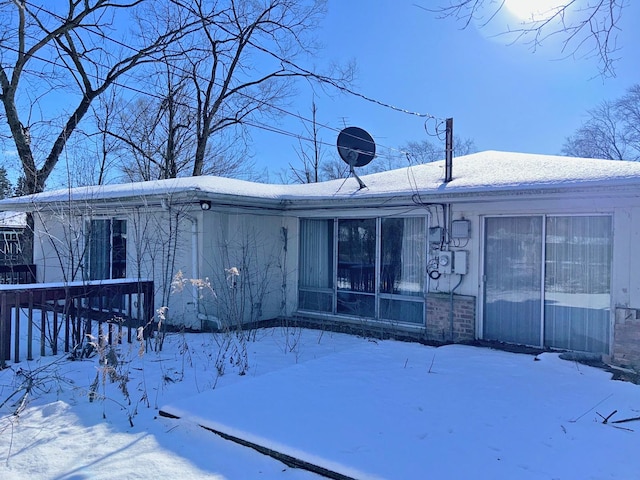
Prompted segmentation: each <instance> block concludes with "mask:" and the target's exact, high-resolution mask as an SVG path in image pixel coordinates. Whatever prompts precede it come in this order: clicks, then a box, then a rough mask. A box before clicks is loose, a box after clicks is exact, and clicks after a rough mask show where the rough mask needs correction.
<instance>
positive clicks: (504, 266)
mask: <svg viewBox="0 0 640 480" xmlns="http://www.w3.org/2000/svg"><path fill="white" fill-rule="evenodd" d="M485 226H486V228H485V234H486V243H485V266H484V270H485V278H486V280H485V292H484V293H485V298H484V338H485V339H487V340H499V341H503V342H509V343H520V344H525V345H541V343H542V339H541V321H542V307H541V301H542V292H541V289H542V288H541V287H542V217H496V218H487V220H486V223H485Z"/></svg>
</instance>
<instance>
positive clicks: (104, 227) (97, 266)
mask: <svg viewBox="0 0 640 480" xmlns="http://www.w3.org/2000/svg"><path fill="white" fill-rule="evenodd" d="M110 224H111V221H110V220H91V221H90V222H89V223H88V226H89V232H88V241H89V251H88V253H89V265H88V267H89V268H88V269H89V279H90V280H104V279H108V278H109V275H110V273H111V270H110V268H109V266H110V257H111V239H110V236H111V225H110Z"/></svg>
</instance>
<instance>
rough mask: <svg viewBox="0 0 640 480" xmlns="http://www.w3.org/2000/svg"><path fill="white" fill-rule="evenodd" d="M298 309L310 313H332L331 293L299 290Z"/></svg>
mask: <svg viewBox="0 0 640 480" xmlns="http://www.w3.org/2000/svg"><path fill="white" fill-rule="evenodd" d="M298 308H299V309H300V310H310V311H312V312H326V313H331V312H333V292H329V293H324V292H317V291H309V290H304V289H300V291H299V292H298Z"/></svg>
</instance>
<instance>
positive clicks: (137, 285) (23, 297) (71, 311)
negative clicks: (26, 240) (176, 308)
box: [0, 279, 154, 368]
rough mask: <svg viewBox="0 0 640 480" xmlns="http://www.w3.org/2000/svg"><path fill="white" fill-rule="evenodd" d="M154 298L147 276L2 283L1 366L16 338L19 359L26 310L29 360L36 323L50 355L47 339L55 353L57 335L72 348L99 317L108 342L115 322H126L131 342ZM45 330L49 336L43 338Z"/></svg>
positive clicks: (43, 350) (149, 317)
mask: <svg viewBox="0 0 640 480" xmlns="http://www.w3.org/2000/svg"><path fill="white" fill-rule="evenodd" d="M153 299H154V286H153V282H152V281H148V280H137V279H118V280H96V281H87V282H69V283H65V284H63V283H30V284H21V285H0V368H4V367H5V366H6V361H7V360H10V355H11V350H12V349H11V342H12V340H13V342H14V347H13V354H14V362H16V363H17V362H19V361H20V359H21V356H20V349H21V343H23V342H24V340H23V339H22V337H21V336H22V335H23V333H22V332H21V331H20V328H21V317H23V316H26V319H27V323H26V328H27V332H26V339H27V341H26V349H27V355H26V358H27V360H31V359H33V343H34V327H35V330H37V333H38V334H39V335H40V339H39V340H40V342H39V343H40V355H41V356H45V355H46V348H45V347H46V345H47V342H48V343H49V345H50V350H51V353H52V354H53V355H56V354H57V353H58V341H59V340H62V341H63V345H64V351H65V352H69V351H70V350H72V349H73V348H74V347H76V346H77V345H79V344H81V343H82V341H83V340H84V337H85V336H86V335H90V334H91V333H92V332H91V329H92V323H93V322H95V321H97V322H98V325H99V327H101V326H102V323H106V324H107V326H108V341H109V342H111V341H112V340H113V338H112V337H113V330H114V328H117V329H118V332H119V333H120V334H121V333H122V328H123V327H128V328H127V332H126V336H127V340H128V341H129V342H131V331H132V330H133V329H136V328H138V327H141V326H142V327H144V326H145V325H147V324H149V323H150V322H151V321H152V319H153V314H154V305H153ZM21 311H22V315H21V314H20V312H21ZM12 312H13V313H15V314H14V315H12ZM12 317H13V322H12ZM12 323H13V325H12ZM23 325H24V320H23ZM12 327H13V328H12ZM47 334H48V335H49V338H45V336H46V335H47ZM118 338H119V339H120V338H121V335H120V336H119V337H118Z"/></svg>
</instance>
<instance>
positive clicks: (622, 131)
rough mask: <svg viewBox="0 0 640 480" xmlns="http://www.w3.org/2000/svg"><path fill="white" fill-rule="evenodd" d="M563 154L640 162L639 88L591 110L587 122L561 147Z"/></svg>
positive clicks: (639, 86) (638, 86) (635, 86)
mask: <svg viewBox="0 0 640 480" xmlns="http://www.w3.org/2000/svg"><path fill="white" fill-rule="evenodd" d="M562 153H563V154H564V155H569V156H574V157H586V158H603V159H608V160H640V85H634V86H632V87H631V88H630V89H629V90H628V91H627V93H626V94H625V95H624V96H622V97H621V98H620V99H618V100H615V101H603V102H602V103H600V105H598V106H597V107H596V108H594V109H592V110H589V112H588V119H587V120H586V121H585V122H584V123H583V125H582V126H581V127H580V128H579V129H578V130H577V131H576V132H575V133H574V134H573V135H571V136H570V137H568V138H567V139H566V141H565V143H564V145H563V147H562Z"/></svg>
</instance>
